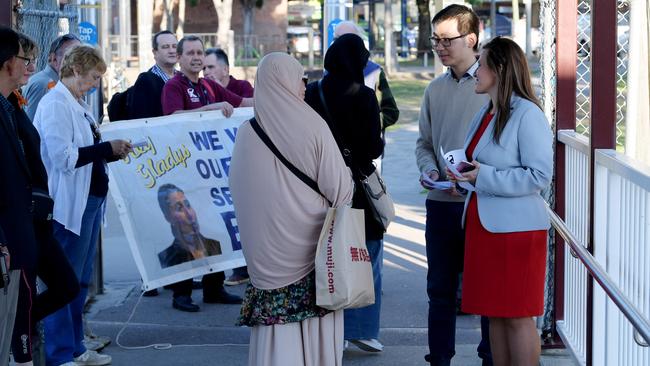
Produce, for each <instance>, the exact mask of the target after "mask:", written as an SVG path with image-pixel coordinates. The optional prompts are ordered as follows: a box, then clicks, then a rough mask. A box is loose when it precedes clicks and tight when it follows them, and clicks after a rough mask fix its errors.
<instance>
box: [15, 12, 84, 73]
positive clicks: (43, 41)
mask: <svg viewBox="0 0 650 366" xmlns="http://www.w3.org/2000/svg"><path fill="white" fill-rule="evenodd" d="M56 3H57V2H56V1H42V0H40V1H39V0H24V1H22V3H21V5H20V6H19V7H18V9H17V12H18V17H17V23H18V29H19V30H20V31H21V32H23V33H25V34H26V35H28V36H29V37H31V38H32V39H33V40H34V41H35V42H36V44H37V45H38V48H39V50H40V52H39V55H38V59H37V63H36V67H37V70H42V69H43V68H44V67H45V66H46V65H47V57H48V53H49V48H50V45H51V44H52V42H53V41H54V39H56V37H58V36H60V35H62V34H67V33H73V34H75V35H78V32H79V27H78V21H79V15H78V8H77V6H76V5H66V6H65V7H63V9H59V7H58V6H57V4H56Z"/></svg>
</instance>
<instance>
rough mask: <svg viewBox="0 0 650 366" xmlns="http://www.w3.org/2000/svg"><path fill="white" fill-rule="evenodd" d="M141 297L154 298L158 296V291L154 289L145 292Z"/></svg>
mask: <svg viewBox="0 0 650 366" xmlns="http://www.w3.org/2000/svg"><path fill="white" fill-rule="evenodd" d="M142 296H144V297H154V296H158V289H157V288H155V289H153V290H149V291H145V292H144V293H143V294H142Z"/></svg>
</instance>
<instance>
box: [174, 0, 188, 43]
mask: <svg viewBox="0 0 650 366" xmlns="http://www.w3.org/2000/svg"><path fill="white" fill-rule="evenodd" d="M186 2H187V0H179V1H178V26H177V28H176V34H178V37H179V38H180V37H183V34H184V33H185V6H187V4H186Z"/></svg>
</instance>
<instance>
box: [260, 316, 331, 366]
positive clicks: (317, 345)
mask: <svg viewBox="0 0 650 366" xmlns="http://www.w3.org/2000/svg"><path fill="white" fill-rule="evenodd" d="M342 363H343V310H339V311H335V312H332V313H329V314H327V315H325V316H323V317H322V318H318V317H316V318H309V319H305V320H303V321H301V322H298V323H289V324H282V325H269V326H256V327H253V328H252V330H251V339H250V347H249V353H248V364H249V366H287V365H291V366H301V365H302V366H341V365H342Z"/></svg>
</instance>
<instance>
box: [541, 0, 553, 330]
mask: <svg viewBox="0 0 650 366" xmlns="http://www.w3.org/2000/svg"><path fill="white" fill-rule="evenodd" d="M540 33H541V34H544V37H543V38H542V45H541V52H540V56H541V57H540V66H541V75H540V77H541V93H540V100H541V102H542V107H543V108H544V114H545V115H546V118H547V119H548V120H549V121H550V122H551V124H552V128H553V130H555V129H556V123H555V109H556V108H555V91H556V84H557V75H556V42H555V39H556V34H557V10H556V0H541V1H540ZM544 196H545V199H546V200H547V202H548V203H549V205H550V206H551V207H554V205H555V182H553V185H552V186H551V187H550V189H548V190H547V191H546V192H544ZM546 261H547V263H546V264H547V265H546V268H547V271H546V284H545V286H544V289H545V291H544V292H545V294H544V295H545V296H544V299H545V301H544V315H543V316H542V317H541V318H539V324H538V326H539V327H540V328H541V329H542V336H543V338H546V337H550V336H551V335H552V330H553V322H554V316H555V308H554V303H555V232H554V231H553V230H551V231H550V232H549V240H548V255H547V259H546Z"/></svg>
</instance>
